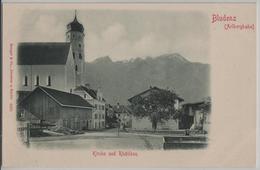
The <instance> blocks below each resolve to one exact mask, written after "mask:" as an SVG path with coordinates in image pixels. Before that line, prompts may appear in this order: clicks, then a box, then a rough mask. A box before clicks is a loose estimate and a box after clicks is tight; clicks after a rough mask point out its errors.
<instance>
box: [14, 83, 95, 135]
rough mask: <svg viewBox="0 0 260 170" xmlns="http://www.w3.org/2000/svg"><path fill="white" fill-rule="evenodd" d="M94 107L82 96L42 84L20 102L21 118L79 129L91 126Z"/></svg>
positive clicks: (19, 112)
mask: <svg viewBox="0 0 260 170" xmlns="http://www.w3.org/2000/svg"><path fill="white" fill-rule="evenodd" d="M92 109H93V106H92V105H91V104H89V103H88V102H87V101H85V100H83V99H82V98H81V97H80V96H77V95H74V94H71V93H66V92H63V91H59V90H55V89H50V88H46V87H41V86H38V87H37V88H36V89H34V90H33V92H31V93H30V94H29V95H27V96H26V97H25V98H24V99H22V100H21V101H20V102H19V103H18V115H19V118H20V119H21V118H22V119H25V120H28V121H30V122H36V123H37V122H38V123H39V122H42V121H44V122H48V123H50V124H55V125H56V126H57V127H67V128H70V129H77V130H82V129H88V128H90V126H91V125H90V124H89V121H90V120H91V113H92Z"/></svg>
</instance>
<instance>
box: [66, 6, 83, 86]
mask: <svg viewBox="0 0 260 170" xmlns="http://www.w3.org/2000/svg"><path fill="white" fill-rule="evenodd" d="M77 17H78V16H77V11H76V10H75V15H74V20H73V21H72V22H70V23H69V24H68V25H67V32H66V41H67V42H70V44H71V48H72V54H73V56H72V57H73V59H74V69H75V76H76V82H75V84H76V87H77V86H80V85H82V83H83V82H82V77H83V71H84V69H83V68H84V63H85V51H84V50H85V48H84V37H85V34H84V27H83V25H82V24H81V23H79V22H78V18H77Z"/></svg>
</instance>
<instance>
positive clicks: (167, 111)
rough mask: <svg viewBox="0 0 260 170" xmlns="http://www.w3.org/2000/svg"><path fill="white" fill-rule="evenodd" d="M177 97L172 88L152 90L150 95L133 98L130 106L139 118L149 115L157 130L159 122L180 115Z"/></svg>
mask: <svg viewBox="0 0 260 170" xmlns="http://www.w3.org/2000/svg"><path fill="white" fill-rule="evenodd" d="M176 99H177V95H176V94H175V93H173V92H171V91H170V90H163V89H159V90H151V91H150V94H149V95H146V96H145V97H141V96H138V97H136V98H135V99H134V100H132V101H131V105H130V108H131V110H132V112H133V115H134V116H136V117H138V118H143V117H147V116H148V117H149V119H150V120H151V122H152V127H153V129H154V130H156V129H157V124H158V122H162V121H165V120H169V119H170V118H173V119H177V118H178V117H179V114H180V112H179V111H178V110H176V109H175V107H174V104H175V100H176Z"/></svg>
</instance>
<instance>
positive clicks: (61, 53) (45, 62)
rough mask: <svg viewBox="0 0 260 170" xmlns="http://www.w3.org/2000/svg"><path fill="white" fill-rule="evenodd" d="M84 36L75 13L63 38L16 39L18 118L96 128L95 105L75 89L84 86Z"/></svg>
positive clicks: (74, 127) (72, 127)
mask: <svg viewBox="0 0 260 170" xmlns="http://www.w3.org/2000/svg"><path fill="white" fill-rule="evenodd" d="M84 37H85V34H84V27H83V25H82V24H81V23H79V22H78V19H77V15H76V14H75V17H74V20H73V21H72V22H70V23H69V24H67V31H66V42H23V43H19V45H18V60H17V73H18V76H17V77H18V81H17V82H18V84H17V117H18V120H19V118H20V119H24V120H29V121H30V122H37V121H38V122H42V121H47V122H49V123H53V124H56V125H58V126H62V127H68V128H71V129H91V128H97V126H95V124H94V120H93V117H94V116H95V115H94V113H95V109H96V108H95V107H94V105H93V104H92V103H91V104H90V103H89V101H88V100H87V99H85V98H84V97H82V96H80V95H79V94H76V93H75V92H76V91H75V90H76V89H77V88H79V87H82V86H85V85H84V84H85V82H84V80H83V74H84V66H85V51H84ZM101 96H102V94H101ZM92 120H93V121H92ZM102 123H103V124H105V120H103V122H102ZM98 127H99V128H104V125H103V126H98Z"/></svg>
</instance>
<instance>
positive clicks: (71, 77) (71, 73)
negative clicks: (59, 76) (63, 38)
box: [65, 47, 76, 92]
mask: <svg viewBox="0 0 260 170" xmlns="http://www.w3.org/2000/svg"><path fill="white" fill-rule="evenodd" d="M65 78H66V80H65V81H66V91H67V92H73V89H74V88H75V87H76V74H75V65H74V61H73V56H72V49H71V47H70V51H69V54H68V59H67V63H66V65H65Z"/></svg>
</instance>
